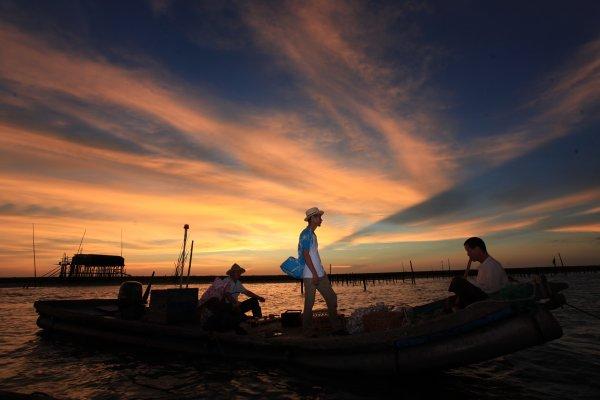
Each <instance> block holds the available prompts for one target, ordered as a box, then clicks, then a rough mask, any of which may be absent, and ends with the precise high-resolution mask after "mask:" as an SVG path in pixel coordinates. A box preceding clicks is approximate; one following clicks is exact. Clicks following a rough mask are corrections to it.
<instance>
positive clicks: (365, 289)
mask: <svg viewBox="0 0 600 400" xmlns="http://www.w3.org/2000/svg"><path fill="white" fill-rule="evenodd" d="M366 291H367V280H366V279H363V292H366Z"/></svg>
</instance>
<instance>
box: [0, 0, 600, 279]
mask: <svg viewBox="0 0 600 400" xmlns="http://www.w3.org/2000/svg"><path fill="white" fill-rule="evenodd" d="M598 21H600V3H599V2H597V1H564V2H558V1H556V2H547V1H531V2H530V1H526V2H523V1H514V2H510V1H496V2H487V1H486V2H480V1H453V2H449V1H439V2H421V1H417V2H390V3H388V2H379V1H376V2H361V1H330V2H328V1H289V2H288V1H275V2H263V1H256V2H247V1H240V2H225V1H198V2H196V1H193V2H192V1H158V0H155V1H126V2H121V1H82V2H77V1H16V0H15V1H5V0H0V276H23V275H32V274H33V258H32V224H35V233H36V250H37V269H38V275H39V274H42V273H44V272H46V271H48V270H50V269H51V268H53V264H56V262H57V261H58V260H59V258H60V257H61V256H62V254H63V253H66V254H67V255H69V256H70V255H72V254H73V253H75V251H76V250H77V247H78V246H79V241H80V239H81V236H82V234H83V232H84V230H85V231H86V236H85V239H84V241H83V252H84V253H104V254H119V253H120V237H121V230H122V232H123V255H124V257H125V260H126V267H127V271H128V272H129V273H131V274H134V275H135V274H146V273H149V272H151V271H153V270H156V271H157V273H159V274H171V273H172V272H173V268H174V267H173V266H174V263H175V261H176V259H177V253H178V251H179V249H180V246H181V241H182V238H183V229H182V227H183V225H184V224H186V223H187V224H190V226H191V229H190V237H191V239H193V240H194V241H195V244H194V246H195V248H194V250H195V251H194V269H193V271H192V272H193V274H195V275H205V274H221V273H224V271H225V270H226V269H227V267H228V266H229V265H231V264H232V263H233V262H238V263H239V264H241V265H243V266H244V267H245V268H246V269H247V270H248V273H249V274H277V273H280V270H279V265H280V264H281V262H282V261H283V260H284V259H285V258H287V257H288V256H290V255H297V254H296V251H297V250H296V249H297V243H298V235H299V233H300V231H301V230H302V229H303V227H304V226H305V222H304V221H303V218H304V212H305V210H306V209H307V208H310V207H313V206H318V207H319V208H322V209H324V210H325V215H324V222H323V225H322V227H321V228H319V229H318V230H317V232H316V233H317V235H318V238H319V246H320V250H321V257H322V259H323V262H324V264H326V265H327V266H328V265H329V264H330V263H331V264H333V272H342V271H343V272H365V271H369V272H371V271H373V272H375V271H393V270H401V265H402V263H403V262H404V263H405V264H406V263H408V261H409V260H412V261H413V263H414V265H415V266H416V268H417V269H429V268H436V269H437V268H441V263H442V260H443V262H444V266H446V267H447V262H448V261H447V260H448V259H449V260H450V263H451V266H452V267H453V268H464V265H465V264H466V256H465V254H464V249H463V248H462V243H463V241H464V240H465V239H466V238H467V237H469V236H481V237H482V238H483V239H484V240H485V241H486V242H487V244H488V248H489V250H490V253H491V254H492V255H493V256H494V257H495V258H497V259H498V260H499V261H500V262H502V263H503V264H504V265H505V266H510V267H513V266H537V265H550V264H551V261H552V258H553V257H554V256H555V255H556V254H557V253H558V252H560V253H561V255H562V257H563V259H564V261H565V263H567V264H569V265H586V264H599V263H600V134H599V132H598V130H599V128H600V118H599V116H600V24H598Z"/></svg>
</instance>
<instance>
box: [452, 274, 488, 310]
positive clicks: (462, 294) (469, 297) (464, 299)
mask: <svg viewBox="0 0 600 400" xmlns="http://www.w3.org/2000/svg"><path fill="white" fill-rule="evenodd" d="M448 291H449V292H453V293H454V294H456V296H457V303H456V305H457V306H458V307H459V308H465V307H466V306H468V305H469V304H472V303H475V302H477V301H482V300H485V299H487V298H488V297H489V296H488V295H487V294H486V293H485V292H484V291H483V290H481V289H480V288H478V287H477V286H475V285H473V284H472V283H471V282H469V281H468V280H467V279H466V278H464V277H462V276H457V277H454V278H453V279H452V282H450V287H448Z"/></svg>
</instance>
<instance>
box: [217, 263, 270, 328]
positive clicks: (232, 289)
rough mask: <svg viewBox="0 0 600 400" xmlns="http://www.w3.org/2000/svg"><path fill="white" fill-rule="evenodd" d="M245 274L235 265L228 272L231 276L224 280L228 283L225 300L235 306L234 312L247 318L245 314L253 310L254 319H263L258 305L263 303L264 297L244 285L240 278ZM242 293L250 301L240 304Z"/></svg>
mask: <svg viewBox="0 0 600 400" xmlns="http://www.w3.org/2000/svg"><path fill="white" fill-rule="evenodd" d="M244 272H246V270H245V269H244V268H242V267H240V266H239V265H237V264H233V265H232V266H231V268H229V271H227V275H229V276H228V277H227V278H225V279H224V280H225V281H226V282H228V285H227V290H226V292H225V299H226V300H227V301H228V302H229V304H231V305H232V306H233V309H234V311H237V312H239V313H240V314H242V315H243V316H245V315H244V314H245V313H246V312H248V311H250V310H251V311H252V316H253V317H254V318H260V317H262V310H261V309H260V304H258V302H259V301H260V302H261V303H262V302H264V301H265V299H264V297H261V296H259V295H257V294H255V293H253V292H251V291H249V290H248V289H246V288H245V287H244V285H242V282H240V277H241V275H242V274H243V273H244ZM240 293H243V294H245V295H246V296H248V297H249V299H246V300H244V301H242V302H239V301H238V297H239V295H240Z"/></svg>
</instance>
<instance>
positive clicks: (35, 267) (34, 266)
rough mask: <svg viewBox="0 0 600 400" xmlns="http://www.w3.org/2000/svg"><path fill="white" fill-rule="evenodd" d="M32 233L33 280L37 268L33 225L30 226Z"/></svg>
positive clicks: (35, 276)
mask: <svg viewBox="0 0 600 400" xmlns="http://www.w3.org/2000/svg"><path fill="white" fill-rule="evenodd" d="M31 228H32V229H33V232H32V235H33V236H32V240H33V279H34V280H35V279H36V278H37V266H36V264H35V224H31Z"/></svg>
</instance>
